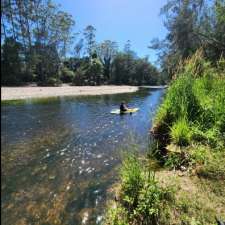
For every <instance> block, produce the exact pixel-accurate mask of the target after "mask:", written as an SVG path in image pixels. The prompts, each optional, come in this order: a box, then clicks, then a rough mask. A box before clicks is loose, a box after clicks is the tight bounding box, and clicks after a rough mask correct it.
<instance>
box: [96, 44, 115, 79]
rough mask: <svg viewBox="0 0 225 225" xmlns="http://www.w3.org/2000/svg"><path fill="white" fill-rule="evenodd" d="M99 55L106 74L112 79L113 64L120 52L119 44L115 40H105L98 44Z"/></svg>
mask: <svg viewBox="0 0 225 225" xmlns="http://www.w3.org/2000/svg"><path fill="white" fill-rule="evenodd" d="M96 50H97V55H98V57H99V59H100V61H101V63H102V64H103V66H104V76H105V77H106V78H107V79H108V80H110V75H111V65H112V62H113V60H114V58H115V56H116V54H117V53H118V44H117V42H115V41H110V40H105V41H103V42H102V43H100V44H99V45H98V46H97V49H96Z"/></svg>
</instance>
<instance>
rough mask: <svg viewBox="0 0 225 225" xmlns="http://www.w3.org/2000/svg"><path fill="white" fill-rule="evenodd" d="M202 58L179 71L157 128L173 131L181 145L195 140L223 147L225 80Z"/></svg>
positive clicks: (219, 71)
mask: <svg viewBox="0 0 225 225" xmlns="http://www.w3.org/2000/svg"><path fill="white" fill-rule="evenodd" d="M201 57H202V56H201V54H200V55H199V53H198V52H197V53H196V55H194V56H193V57H192V58H191V59H189V60H188V61H186V62H185V64H184V68H183V69H182V70H179V73H178V74H177V77H178V78H177V79H176V80H174V81H173V83H172V85H171V86H170V87H169V89H168V91H167V94H166V96H165V99H164V102H163V103H162V105H161V106H160V108H159V110H158V113H157V115H156V119H155V124H159V125H160V124H164V125H165V126H167V127H170V128H171V129H170V131H171V132H170V137H171V139H172V141H173V142H174V143H176V144H178V145H187V144H189V143H190V142H191V141H192V140H193V141H199V142H204V143H205V144H210V145H212V146H214V147H222V146H223V144H224V141H221V140H222V139H223V134H224V121H225V120H224V118H225V108H224V105H225V79H224V76H223V75H222V74H223V72H221V68H218V69H217V68H213V67H212V66H211V65H210V63H209V62H208V61H206V60H204V59H203V58H201ZM177 118H178V119H177Z"/></svg>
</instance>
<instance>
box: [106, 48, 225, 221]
mask: <svg viewBox="0 0 225 225" xmlns="http://www.w3.org/2000/svg"><path fill="white" fill-rule="evenodd" d="M224 63H225V60H224V59H221V61H220V62H218V66H217V67H213V66H211V64H210V63H209V62H207V61H206V60H205V59H204V58H203V57H202V54H201V53H200V52H197V53H196V54H195V55H194V56H193V57H192V58H190V59H188V60H187V61H186V62H184V64H183V66H182V67H181V68H179V70H178V73H177V74H176V76H175V77H176V79H175V80H173V81H172V82H171V85H170V87H169V88H168V90H167V93H166V96H165V98H164V101H163V103H162V105H161V106H160V108H159V110H158V112H157V114H156V117H155V121H154V126H155V127H154V128H155V129H153V130H154V131H156V133H157V134H159V136H160V134H161V135H163V136H165V137H168V140H166V141H165V144H168V143H169V145H167V150H168V154H167V155H166V156H165V155H164V154H162V155H161V158H160V157H159V154H160V146H165V145H163V144H161V143H160V144H157V143H155V144H154V148H153V149H151V151H149V152H148V157H149V158H151V157H156V156H157V158H158V157H159V158H160V159H163V162H164V167H163V166H162V168H160V169H159V168H158V169H157V171H156V172H153V171H152V168H151V167H150V166H149V164H150V163H146V161H148V160H143V159H142V160H141V161H140V160H139V159H138V156H137V155H130V156H128V157H127V158H125V161H124V163H123V166H122V169H121V184H120V189H119V193H120V197H119V199H118V201H117V203H116V206H115V207H114V208H113V209H111V210H112V211H110V213H109V214H108V215H109V216H108V220H107V223H106V224H109V225H128V224H129V225H137V224H139V225H142V224H143V225H145V224H146V225H147V224H148V225H156V224H157V225H165V224H167V225H175V224H184V225H202V224H204V225H215V224H216V221H215V217H218V218H221V220H225V208H224V205H225V200H224V199H225V189H224V185H225V182H224V181H225V67H224V65H225V64H224ZM160 140H161V139H160ZM162 140H163V139H162ZM151 160H152V159H151ZM149 162H150V160H149ZM160 162H161V161H160ZM181 166H183V167H181ZM150 168H151V169H150ZM168 168H169V169H168ZM181 168H185V169H183V170H182V171H180V170H179V169H181ZM171 169H173V170H171Z"/></svg>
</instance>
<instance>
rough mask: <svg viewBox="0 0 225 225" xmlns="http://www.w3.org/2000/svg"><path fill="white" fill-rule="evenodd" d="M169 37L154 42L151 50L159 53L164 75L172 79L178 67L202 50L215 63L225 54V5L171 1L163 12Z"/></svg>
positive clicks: (217, 1)
mask: <svg viewBox="0 0 225 225" xmlns="http://www.w3.org/2000/svg"><path fill="white" fill-rule="evenodd" d="M161 15H163V16H165V21H166V22H165V27H166V28H167V30H168V35H167V36H166V38H165V39H164V40H162V41H159V40H156V39H154V40H153V41H152V43H151V46H150V48H152V49H155V50H159V59H160V61H161V66H162V71H163V73H167V74H168V75H169V77H170V78H171V77H172V75H173V73H174V72H175V71H176V68H177V65H179V62H180V61H183V60H184V59H186V58H187V57H189V56H191V55H193V54H194V53H195V51H196V50H197V49H199V48H200V47H202V48H203V49H204V53H205V55H206V56H207V57H208V58H209V59H210V60H211V61H212V62H214V63H215V62H216V61H217V60H218V59H219V58H220V57H221V55H222V56H224V54H225V45H224V40H225V36H224V35H225V25H224V24H225V19H224V15H225V2H224V0H214V1H213V2H212V3H209V2H208V1H204V0H182V1H180V0H170V1H168V2H167V4H166V5H165V6H164V7H163V8H162V9H161Z"/></svg>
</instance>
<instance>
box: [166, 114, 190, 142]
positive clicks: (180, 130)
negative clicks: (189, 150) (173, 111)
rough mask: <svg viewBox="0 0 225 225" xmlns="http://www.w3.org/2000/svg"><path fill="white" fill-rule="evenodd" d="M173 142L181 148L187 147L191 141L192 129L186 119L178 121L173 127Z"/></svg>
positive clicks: (171, 132) (171, 133)
mask: <svg viewBox="0 0 225 225" xmlns="http://www.w3.org/2000/svg"><path fill="white" fill-rule="evenodd" d="M170 136H171V139H172V142H173V143H175V144H177V145H179V146H187V145H188V144H190V141H191V129H190V127H189V124H188V121H187V119H185V118H180V119H178V120H177V121H176V122H175V123H174V124H173V126H172V127H171V131H170Z"/></svg>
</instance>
